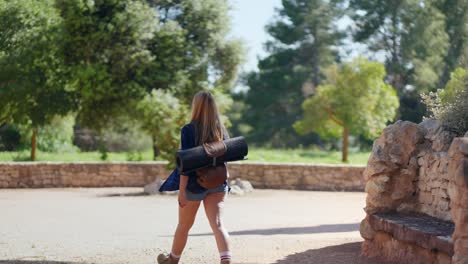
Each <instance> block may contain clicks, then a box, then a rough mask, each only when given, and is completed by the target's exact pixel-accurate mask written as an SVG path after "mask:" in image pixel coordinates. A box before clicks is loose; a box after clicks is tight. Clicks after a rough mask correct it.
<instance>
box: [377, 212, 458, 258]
mask: <svg viewBox="0 0 468 264" xmlns="http://www.w3.org/2000/svg"><path fill="white" fill-rule="evenodd" d="M369 225H370V226H371V227H372V229H373V230H375V231H384V232H386V233H388V234H390V235H392V237H394V238H395V239H397V240H402V241H406V242H411V243H414V244H416V245H418V246H420V247H423V248H426V249H428V250H433V249H436V250H438V251H442V252H445V253H447V254H448V255H450V256H451V255H453V244H452V241H451V235H452V233H453V230H454V228H455V226H454V224H453V223H451V222H445V221H442V220H439V219H437V218H435V217H430V216H426V215H420V214H394V213H393V214H376V215H372V216H369Z"/></svg>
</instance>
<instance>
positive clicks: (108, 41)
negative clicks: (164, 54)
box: [57, 0, 158, 129]
mask: <svg viewBox="0 0 468 264" xmlns="http://www.w3.org/2000/svg"><path fill="white" fill-rule="evenodd" d="M57 7H58V8H59V10H60V13H61V16H62V17H63V21H64V42H63V44H64V46H65V47H66V50H65V61H66V63H67V65H68V66H69V67H68V69H67V77H68V78H69V82H68V83H67V86H66V90H67V91H72V92H76V93H78V94H79V95H80V98H79V100H80V109H79V110H80V111H79V114H78V119H79V123H80V124H82V125H84V126H86V127H91V128H98V129H99V128H102V127H103V126H104V125H105V124H106V123H107V122H108V121H109V120H110V119H111V118H112V117H114V116H116V115H120V114H122V113H125V112H126V111H128V109H129V108H131V107H132V106H134V104H135V103H136V101H137V100H139V99H141V98H142V97H143V96H144V91H145V86H143V78H144V76H142V74H143V73H144V71H145V70H146V69H147V67H149V66H150V62H151V61H152V56H151V53H150V52H149V51H148V49H147V45H148V43H149V41H150V40H151V39H152V38H153V35H154V32H155V30H156V27H157V25H158V20H157V14H156V12H155V11H154V10H153V9H151V8H150V7H149V5H148V4H146V3H145V2H143V1H138V0H126V1H121V0H99V1H86V0H70V1H69V0H57Z"/></svg>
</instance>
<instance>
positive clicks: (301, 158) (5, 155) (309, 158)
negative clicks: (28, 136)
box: [0, 148, 369, 164]
mask: <svg viewBox="0 0 468 264" xmlns="http://www.w3.org/2000/svg"><path fill="white" fill-rule="evenodd" d="M29 155H30V154H29V151H19V152H0V161H28V160H29ZM348 158H349V162H348V163H347V164H366V163H367V159H368V158H369V152H357V153H353V152H352V153H349V156H348ZM151 160H152V152H151V151H144V152H138V153H137V152H133V153H131V152H109V153H107V157H104V156H103V154H102V153H99V152H64V153H50V152H41V151H38V152H37V161H61V162H73V161H75V162H76V161H91V162H99V161H104V162H106V161H108V162H119V161H120V162H122V161H151ZM247 161H250V162H255V161H258V162H293V163H294V162H296V163H316V164H318V163H322V164H343V163H342V162H341V152H339V151H322V150H309V149H264V148H254V149H250V150H249V155H248V160H247Z"/></svg>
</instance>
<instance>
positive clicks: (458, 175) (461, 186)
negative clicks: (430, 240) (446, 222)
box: [448, 134, 468, 264]
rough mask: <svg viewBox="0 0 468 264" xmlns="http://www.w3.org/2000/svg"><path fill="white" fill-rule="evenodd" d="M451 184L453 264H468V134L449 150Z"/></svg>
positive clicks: (456, 141) (456, 140) (455, 141)
mask: <svg viewBox="0 0 468 264" xmlns="http://www.w3.org/2000/svg"><path fill="white" fill-rule="evenodd" d="M448 153H449V159H450V164H449V168H448V171H449V175H450V177H451V181H450V182H449V186H448V190H449V196H450V197H451V203H450V207H451V213H452V219H453V222H454V223H455V231H454V232H453V235H452V239H453V245H454V251H455V254H454V256H453V258H452V263H453V264H468V134H467V135H465V137H464V138H456V139H455V140H454V141H453V143H452V146H451V147H450V150H449V152H448Z"/></svg>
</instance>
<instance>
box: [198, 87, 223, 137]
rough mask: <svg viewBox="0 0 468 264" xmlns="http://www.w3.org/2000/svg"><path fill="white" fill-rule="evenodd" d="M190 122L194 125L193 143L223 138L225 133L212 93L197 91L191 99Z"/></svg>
mask: <svg viewBox="0 0 468 264" xmlns="http://www.w3.org/2000/svg"><path fill="white" fill-rule="evenodd" d="M192 123H193V124H194V125H195V144H197V145H201V144H203V143H207V142H213V141H220V140H223V135H225V134H227V133H226V128H225V127H224V125H223V123H222V121H221V117H220V115H219V111H218V107H217V106H216V102H215V100H214V97H213V94H211V93H210V92H208V91H199V92H197V93H196V94H195V96H194V97H193V100H192Z"/></svg>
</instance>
